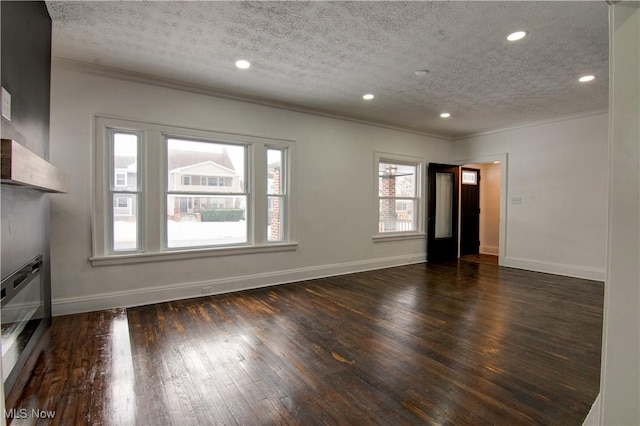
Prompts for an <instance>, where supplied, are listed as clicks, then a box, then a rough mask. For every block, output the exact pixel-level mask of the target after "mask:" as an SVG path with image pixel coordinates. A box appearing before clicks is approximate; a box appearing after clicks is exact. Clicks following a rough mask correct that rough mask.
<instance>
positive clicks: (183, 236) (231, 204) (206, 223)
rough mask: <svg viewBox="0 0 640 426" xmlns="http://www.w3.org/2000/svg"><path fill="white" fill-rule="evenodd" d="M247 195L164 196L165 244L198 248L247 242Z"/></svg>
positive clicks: (174, 246) (172, 246)
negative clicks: (165, 202) (165, 212)
mask: <svg viewBox="0 0 640 426" xmlns="http://www.w3.org/2000/svg"><path fill="white" fill-rule="evenodd" d="M246 206H247V197H246V196H241V195H235V196H203V195H201V194H197V193H194V194H188V195H168V196H167V246H168V247H169V248H176V247H201V246H215V245H227V244H239V243H246V242H247V241H248V239H247V221H246Z"/></svg>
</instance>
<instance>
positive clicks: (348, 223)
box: [51, 61, 451, 315]
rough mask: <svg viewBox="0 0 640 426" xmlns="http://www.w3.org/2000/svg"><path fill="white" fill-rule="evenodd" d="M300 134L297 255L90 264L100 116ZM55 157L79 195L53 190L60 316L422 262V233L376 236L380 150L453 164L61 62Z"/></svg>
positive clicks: (315, 122) (437, 146)
mask: <svg viewBox="0 0 640 426" xmlns="http://www.w3.org/2000/svg"><path fill="white" fill-rule="evenodd" d="M98 113H99V114H110V115H116V116H119V117H122V118H132V119H138V120H143V121H149V122H157V123H162V124H168V125H179V126H186V127H192V128H198V129H205V130H214V131H224V132H231V133H242V134H250V135H256V136H263V137H273V138H279V139H287V140H295V141H296V158H295V163H296V164H295V175H294V176H293V182H294V186H295V188H294V191H295V192H294V194H293V195H294V197H295V200H296V208H297V237H298V238H297V239H298V242H299V247H298V249H297V250H296V251H294V252H284V253H261V254H246V255H236V256H226V257H211V258H201V259H192V260H174V261H168V262H163V263H146V264H135V265H126V266H123V265H120V266H99V267H92V266H91V264H90V262H89V260H88V259H89V257H90V256H91V197H92V192H93V189H92V187H91V183H90V182H91V158H92V157H91V150H92V144H93V138H92V128H91V127H92V114H98ZM51 140H52V141H55V143H52V149H51V162H52V163H54V164H55V165H56V166H58V167H60V168H61V169H63V170H64V171H66V172H67V173H68V174H69V176H70V181H71V190H70V193H69V194H66V195H55V196H52V197H51V203H52V206H51V251H52V256H51V257H52V291H53V313H54V315H60V314H65V313H71V312H79V311H85V310H95V309H104V308H109V307H113V306H131V305H140V304H145V303H152V302H156V301H161V300H169V299H178V298H185V297H191V296H198V295H200V294H201V292H200V290H201V288H202V287H203V286H205V285H206V286H212V287H213V289H214V290H213V292H222V291H230V290H235V289H240V288H246V287H255V286H263V285H269V284H274V283H281V282H288V281H295V280H300V279H305V278H313V277H319V276H324V275H331V274H338V273H348V272H353V271H358V270H365V269H374V268H378V267H386V266H392V265H399V264H406V263H409V262H418V261H423V260H424V257H425V252H426V244H425V241H424V238H422V239H416V240H410V241H393V242H378V243H374V242H373V241H372V238H371V237H372V235H373V233H374V230H375V229H376V215H375V211H374V206H375V203H374V190H373V188H374V176H375V173H374V151H383V152H388V153H397V154H402V155H410V156H417V157H423V158H424V159H425V161H427V162H446V161H447V160H448V159H449V158H450V149H451V142H449V141H445V140H440V139H436V138H431V137H427V136H422V135H416V134H412V133H407V132H400V131H396V130H391V129H386V128H381V127H376V126H370V125H365V124H359V123H354V122H349V121H344V120H338V119H333V118H325V117H320V116H315V115H310V114H304V113H298V112H292V111H285V110H281V109H276V108H271V107H266V106H260V105H254V104H249V103H244V102H239V101H233V100H225V99H220V98H215V97H211V96H206V95H202V94H196V93H192V92H186V91H179V90H174V89H170V88H165V87H159V86H156V85H149V84H142V83H137V82H131V81H124V80H119V79H114V78H109V77H104V76H98V75H95V74H91V73H87V72H81V70H80V69H79V68H78V67H77V66H73V65H70V64H68V63H64V62H60V61H55V62H54V67H53V74H52V93H51Z"/></svg>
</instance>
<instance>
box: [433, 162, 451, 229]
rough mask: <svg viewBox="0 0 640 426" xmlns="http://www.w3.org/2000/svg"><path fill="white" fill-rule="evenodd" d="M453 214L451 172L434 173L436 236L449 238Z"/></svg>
mask: <svg viewBox="0 0 640 426" xmlns="http://www.w3.org/2000/svg"><path fill="white" fill-rule="evenodd" d="M452 215H453V174H451V173H436V224H435V228H436V229H435V234H436V235H435V237H436V238H451V236H452V226H453V223H452V220H453V219H452Z"/></svg>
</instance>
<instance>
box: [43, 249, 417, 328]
mask: <svg viewBox="0 0 640 426" xmlns="http://www.w3.org/2000/svg"><path fill="white" fill-rule="evenodd" d="M425 259H426V253H416V254H412V255H404V256H393V257H385V258H380V259H369V260H360V261H355V262H345V263H335V264H331V265H319V266H311V267H306V268H298V269H290V270H284V271H275V272H266V273H262V274H253V275H243V276H237V277H229V278H220V279H215V280H208V281H197V282H188V283H177V284H172V285H166V286H161V287H150V288H141V289H135V290H127V291H119V292H113V293H101V294H94V295H90V296H80V297H67V298H59V299H54V300H53V301H52V311H53V312H52V313H53V316H59V315H70V314H77V313H81V312H91V311H100V310H104V309H114V308H129V307H133V306H143V305H149V304H153V303H161V302H168V301H172V300H181V299H189V298H194V297H202V296H207V295H211V294H221V293H229V292H233V291H239V290H248V289H253V288H260V287H269V286H274V285H279V284H288V283H292V282H297V281H304V280H310V279H316V278H324V277H331V276H336V275H344V274H351V273H354V272H363V271H371V270H375V269H383V268H391V267H394V266H402V265H409V264H413V263H422V262H424V261H425ZM203 287H210V288H211V291H207V292H206V294H203V292H202V290H203Z"/></svg>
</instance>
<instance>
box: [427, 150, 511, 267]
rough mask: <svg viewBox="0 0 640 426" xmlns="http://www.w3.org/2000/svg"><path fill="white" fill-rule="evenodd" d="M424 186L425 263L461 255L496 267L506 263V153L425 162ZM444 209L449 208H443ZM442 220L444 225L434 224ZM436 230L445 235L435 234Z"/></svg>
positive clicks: (453, 258) (453, 259) (455, 258)
mask: <svg viewBox="0 0 640 426" xmlns="http://www.w3.org/2000/svg"><path fill="white" fill-rule="evenodd" d="M445 178H448V179H445ZM428 182H429V187H428V188H429V196H428V214H427V227H428V228H427V262H442V261H455V260H457V259H458V258H461V257H462V258H463V259H464V260H471V261H475V262H478V263H494V264H496V263H497V264H499V265H502V264H503V261H504V259H506V223H507V214H506V211H507V154H506V153H502V154H494V155H490V156H483V157H479V158H470V159H466V160H462V161H458V162H457V164H456V165H454V164H437V163H430V164H429V172H428ZM443 182H444V183H447V184H446V185H444V183H443ZM447 206H450V208H447V209H445V208H444V207H447ZM445 213H446V214H445ZM445 222H446V224H448V225H447V226H446V227H443V226H439V224H440V225H443V224H445ZM439 229H440V230H442V229H444V230H447V231H449V230H450V231H449V232H447V233H446V234H443V233H442V232H440V234H442V235H440V234H439V233H438V230H439Z"/></svg>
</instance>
